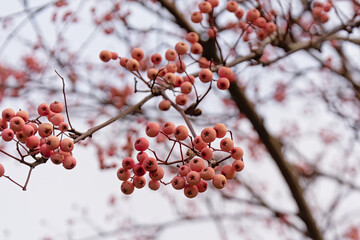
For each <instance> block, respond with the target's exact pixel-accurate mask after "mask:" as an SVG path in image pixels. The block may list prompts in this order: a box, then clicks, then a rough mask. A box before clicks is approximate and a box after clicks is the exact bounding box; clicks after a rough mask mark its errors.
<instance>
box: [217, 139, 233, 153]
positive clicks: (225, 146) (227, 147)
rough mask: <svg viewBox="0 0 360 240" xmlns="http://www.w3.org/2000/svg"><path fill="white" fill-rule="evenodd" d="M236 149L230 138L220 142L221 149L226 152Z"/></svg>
mask: <svg viewBox="0 0 360 240" xmlns="http://www.w3.org/2000/svg"><path fill="white" fill-rule="evenodd" d="M233 148H234V142H233V140H231V139H230V138H224V139H222V140H221V141H220V149H221V150H222V151H224V152H230V151H231V150H232V149H233Z"/></svg>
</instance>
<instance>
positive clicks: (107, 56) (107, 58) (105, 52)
mask: <svg viewBox="0 0 360 240" xmlns="http://www.w3.org/2000/svg"><path fill="white" fill-rule="evenodd" d="M99 58H100V59H101V61H103V62H108V61H110V59H111V52H110V51H109V50H102V51H101V52H100V54H99Z"/></svg>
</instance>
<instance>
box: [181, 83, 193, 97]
mask: <svg viewBox="0 0 360 240" xmlns="http://www.w3.org/2000/svg"><path fill="white" fill-rule="evenodd" d="M192 87H193V85H192V84H191V83H190V82H183V83H182V84H181V86H180V89H181V92H182V93H183V94H189V93H191V90H192Z"/></svg>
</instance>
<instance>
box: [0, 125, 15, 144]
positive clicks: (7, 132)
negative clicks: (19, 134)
mask: <svg viewBox="0 0 360 240" xmlns="http://www.w3.org/2000/svg"><path fill="white" fill-rule="evenodd" d="M1 137H2V139H3V140H4V141H5V142H10V141H11V140H13V138H14V131H13V130H11V129H10V128H6V129H4V130H3V131H2V133H1Z"/></svg>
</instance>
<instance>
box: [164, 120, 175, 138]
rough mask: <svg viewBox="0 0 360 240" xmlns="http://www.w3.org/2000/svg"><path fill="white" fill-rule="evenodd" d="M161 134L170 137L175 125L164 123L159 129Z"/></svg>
mask: <svg viewBox="0 0 360 240" xmlns="http://www.w3.org/2000/svg"><path fill="white" fill-rule="evenodd" d="M161 130H162V131H163V133H165V134H166V135H171V134H173V133H174V132H175V124H174V123H172V122H166V123H165V124H164V125H163V127H162V128H161Z"/></svg>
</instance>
